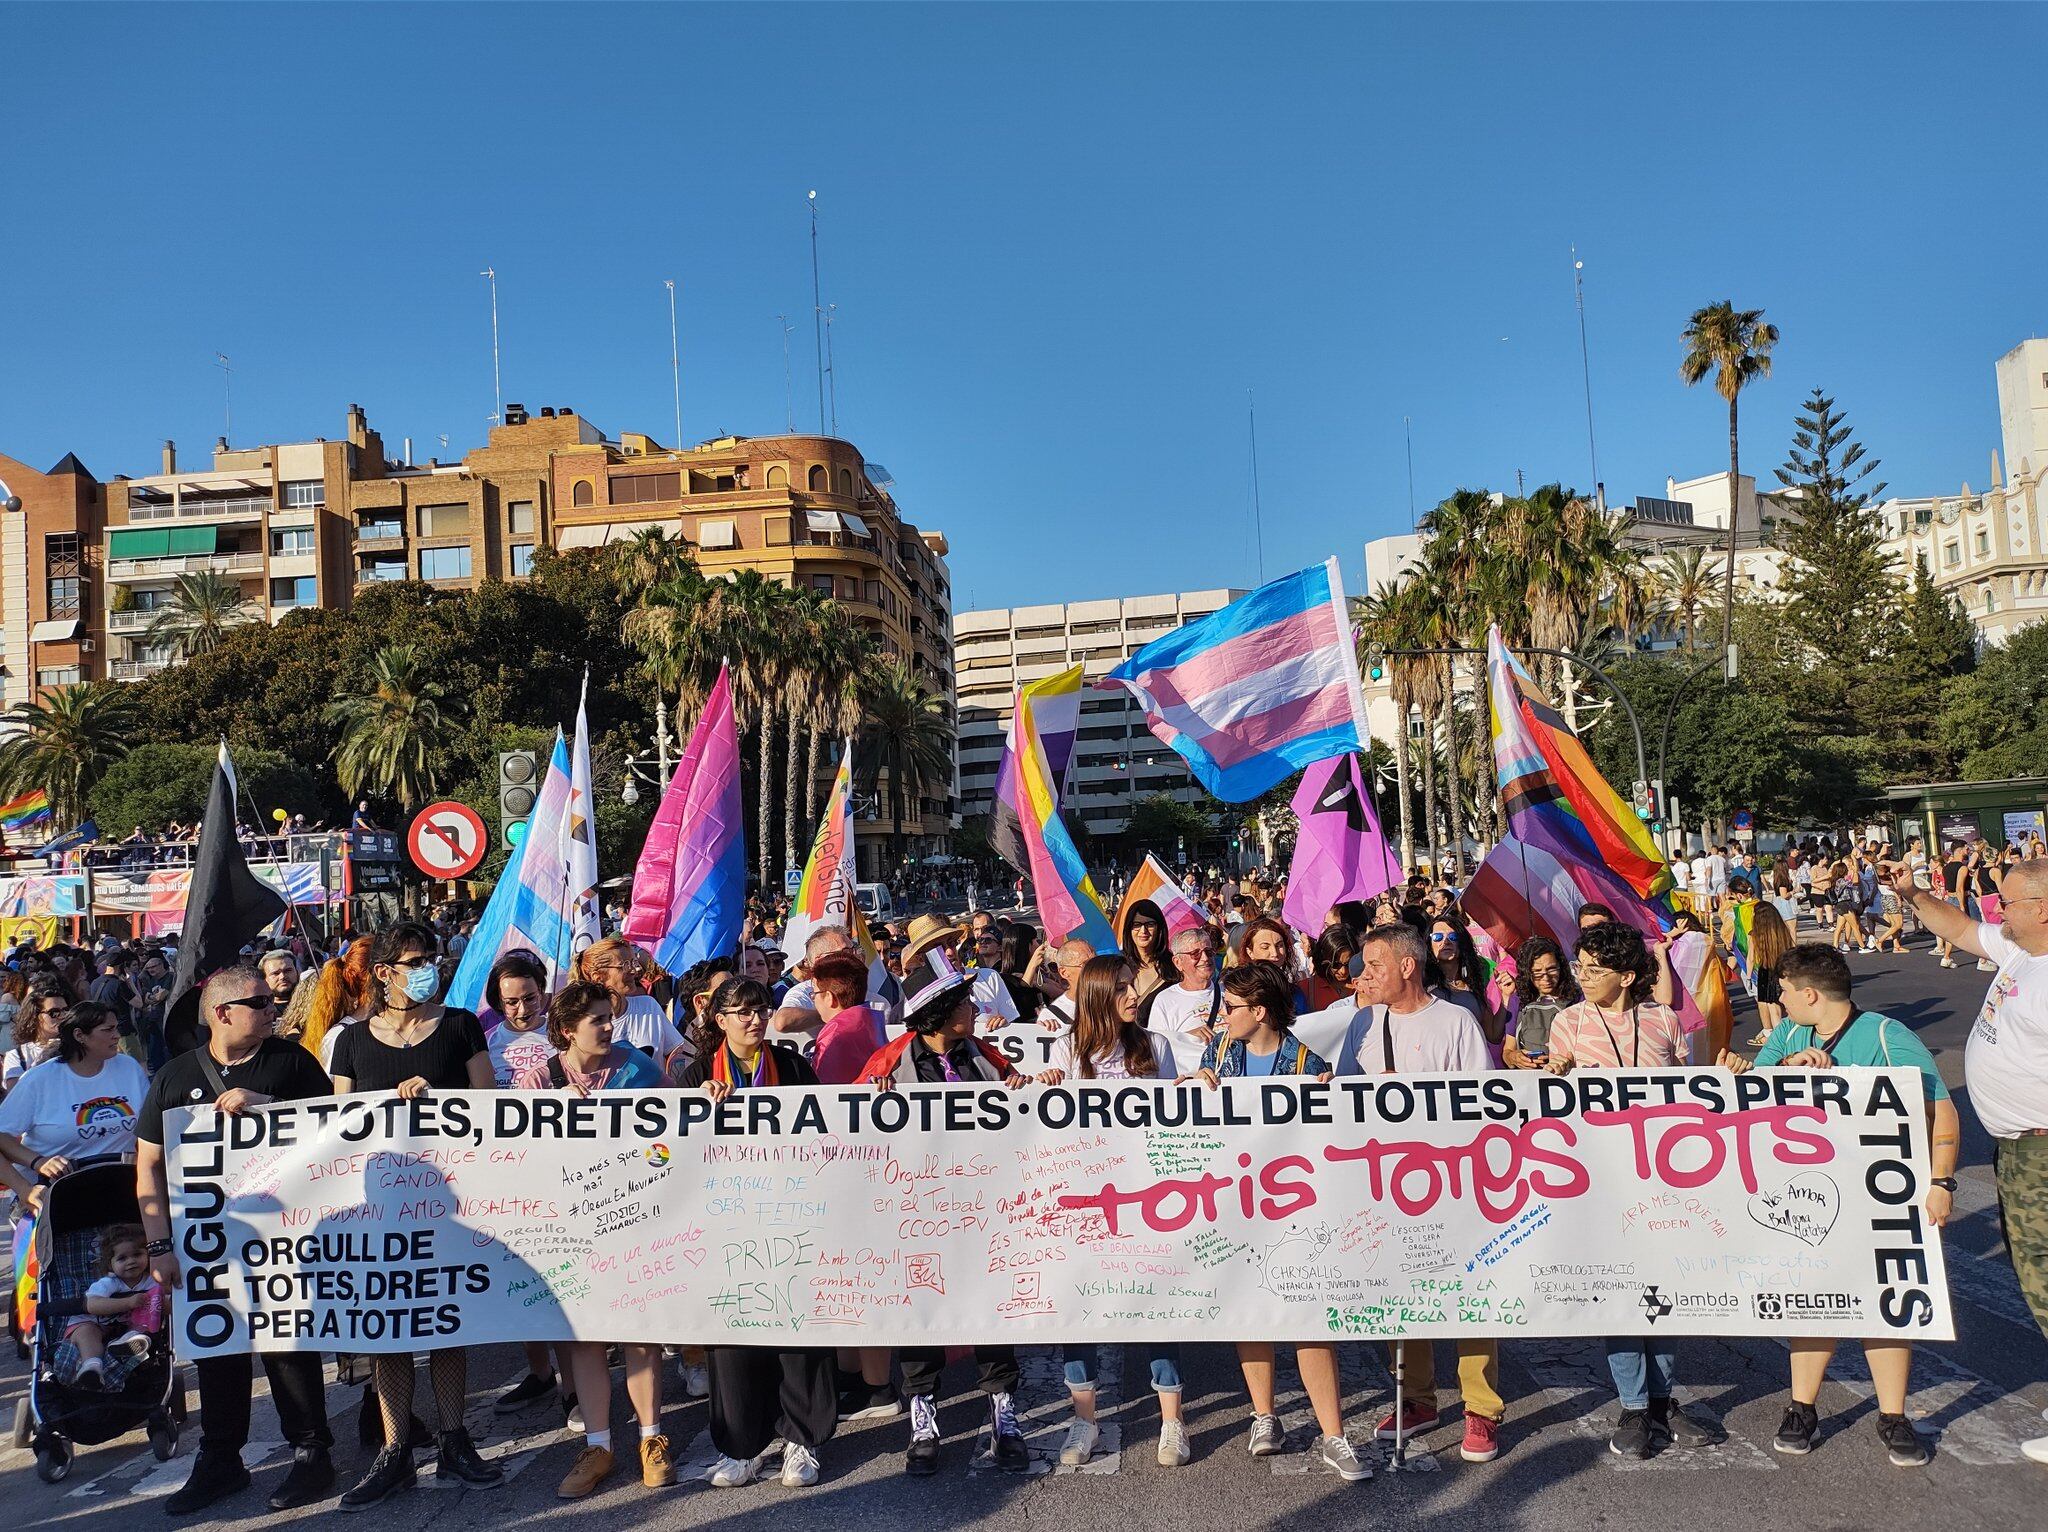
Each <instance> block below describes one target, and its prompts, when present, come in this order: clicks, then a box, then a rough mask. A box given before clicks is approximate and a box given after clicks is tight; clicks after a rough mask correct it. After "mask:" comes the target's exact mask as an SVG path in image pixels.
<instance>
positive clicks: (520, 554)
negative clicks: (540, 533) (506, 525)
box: [512, 543, 533, 578]
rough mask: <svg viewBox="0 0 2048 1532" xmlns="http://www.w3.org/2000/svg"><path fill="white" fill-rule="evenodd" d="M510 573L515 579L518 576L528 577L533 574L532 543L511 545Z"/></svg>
mask: <svg viewBox="0 0 2048 1532" xmlns="http://www.w3.org/2000/svg"><path fill="white" fill-rule="evenodd" d="M512 573H513V576H514V577H515V578H517V577H518V576H520V575H530V574H532V573H533V544H532V543H514V544H513V545H512Z"/></svg>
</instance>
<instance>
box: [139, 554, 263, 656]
mask: <svg viewBox="0 0 2048 1532" xmlns="http://www.w3.org/2000/svg"><path fill="white" fill-rule="evenodd" d="M259 615H260V614H259V612H258V610H257V607H256V603H255V602H253V601H251V600H250V599H249V598H248V597H247V596H245V595H244V594H243V593H242V582H241V581H239V580H236V579H232V578H230V577H229V576H227V575H224V574H221V573H219V572H218V571H216V570H212V569H202V570H200V571H198V572H197V573H196V574H182V575H179V576H178V579H177V583H176V584H174V585H173V586H172V587H171V599H170V600H169V601H168V602H167V603H165V605H164V606H163V607H162V608H161V609H160V611H159V614H158V616H157V617H156V619H155V620H154V621H153V622H151V623H150V625H149V629H148V631H147V632H145V633H144V634H143V636H142V641H143V643H144V644H146V645H147V646H148V647H149V648H151V649H157V650H165V649H167V650H169V651H170V652H171V653H173V654H175V655H177V657H178V658H179V659H181V660H189V659H191V658H192V656H193V655H195V654H210V653H212V652H213V651H214V650H215V649H218V648H219V647H220V642H221V640H222V639H223V638H225V637H227V633H228V629H230V628H232V627H236V626H238V625H240V624H242V623H245V622H255V621H257V620H258V618H259Z"/></svg>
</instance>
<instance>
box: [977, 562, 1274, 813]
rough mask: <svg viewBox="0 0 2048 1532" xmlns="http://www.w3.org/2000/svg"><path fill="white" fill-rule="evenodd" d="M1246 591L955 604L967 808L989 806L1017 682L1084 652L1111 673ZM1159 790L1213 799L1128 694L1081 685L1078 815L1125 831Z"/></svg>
mask: <svg viewBox="0 0 2048 1532" xmlns="http://www.w3.org/2000/svg"><path fill="white" fill-rule="evenodd" d="M1243 594H1244V592H1243V591H1241V590H1204V591H1185V592H1182V593H1180V594H1177V595H1164V596H1124V597H1118V598H1111V599H1107V600H1102V601H1071V602H1066V603H1064V604H1060V605H1053V606H1018V607H1003V608H1000V609H996V610H991V611H980V612H961V613H958V614H957V615H956V616H955V617H954V619H953V652H954V660H955V663H956V664H957V665H958V667H959V685H960V738H959V746H958V752H957V759H958V762H959V774H960V812H961V815H962V817H963V818H973V817H975V816H977V815H984V814H987V813H988V812H989V810H990V807H991V804H992V802H993V799H994V795H995V780H996V768H997V766H998V764H999V763H1000V762H1001V760H1002V755H1003V741H1004V739H1005V737H1006V736H1007V734H1008V732H1009V725H1010V710H1011V704H1012V701H1013V700H1014V697H1015V693H1016V689H1017V687H1019V686H1021V685H1023V684H1024V683H1025V682H1027V681H1037V680H1042V679H1043V678H1044V677H1046V676H1049V675H1053V674H1055V673H1057V672H1059V671H1061V670H1064V669H1066V668H1067V667H1068V666H1069V665H1073V664H1077V663H1078V664H1080V665H1083V666H1085V667H1086V669H1085V672H1084V673H1085V674H1086V675H1087V677H1088V678H1089V679H1090V680H1094V679H1096V678H1098V677H1101V676H1104V675H1107V674H1108V673H1109V672H1110V670H1112V669H1113V668H1114V667H1115V666H1117V665H1118V664H1120V663H1121V662H1122V661H1124V660H1125V659H1128V658H1129V657H1130V656H1131V655H1133V654H1135V653H1137V652H1138V650H1140V649H1142V648H1143V647H1144V646H1145V645H1146V644H1148V643H1150V642H1151V641H1152V640H1153V639H1155V638H1158V637H1159V636H1160V635H1162V634H1165V633H1170V632H1172V631H1173V630H1174V629H1175V628H1178V627H1180V626H1181V625H1182V624H1184V623H1189V622H1193V621H1194V620H1195V619H1196V618H1198V617H1206V616H1208V615H1209V614H1210V613H1211V612H1215V611H1219V610H1221V609H1222V608H1223V607H1225V606H1228V605H1229V604H1230V603H1231V602H1232V601H1234V600H1236V599H1237V598H1238V597H1239V596H1241V595H1243ZM1160 793H1164V794H1166V795H1167V796H1169V797H1172V798H1176V799H1179V800H1180V801H1181V802H1184V803H1194V804H1201V805H1205V806H1206V805H1207V804H1208V803H1209V802H1210V801H1211V800H1210V798H1209V795H1208V794H1207V793H1205V792H1204V791H1203V790H1202V789H1201V787H1200V786H1199V785H1198V784H1197V783H1196V782H1195V779H1194V778H1193V776H1191V775H1190V774H1189V772H1188V769H1187V765H1186V763H1185V762H1183V761H1182V760H1181V758H1180V757H1179V756H1178V755H1176V754H1174V752H1173V751H1171V750H1169V749H1167V747H1166V746H1165V745H1163V744H1161V743H1160V742H1159V741H1158V740H1157V739H1156V738H1154V737H1153V735H1152V732H1151V730H1149V729H1147V728H1146V727H1145V716H1144V713H1143V711H1142V710H1141V709H1140V708H1139V707H1138V706H1137V704H1136V703H1135V702H1133V701H1132V700H1131V699H1130V697H1129V695H1128V694H1127V693H1124V692H1123V691H1121V690H1118V691H1117V692H1115V693H1111V692H1100V693H1093V692H1091V693H1087V694H1084V696H1083V698H1082V702H1081V720H1080V726H1079V730H1078V732H1077V734H1076V736H1075V740H1074V759H1073V764H1072V765H1071V766H1070V767H1069V768H1068V771H1067V788H1066V798H1065V802H1064V805H1063V807H1064V812H1065V813H1066V815H1067V818H1068V822H1069V824H1072V823H1074V822H1075V821H1076V820H1077V819H1078V821H1079V823H1080V825H1081V826H1082V827H1083V828H1085V829H1086V830H1087V831H1088V833H1089V834H1091V835H1114V834H1117V833H1118V832H1120V831H1121V830H1123V829H1124V827H1125V826H1126V825H1127V824H1129V822H1130V817H1131V810H1132V808H1133V807H1134V806H1135V805H1136V804H1137V802H1138V801H1139V800H1140V799H1142V798H1150V797H1152V796H1154V795H1155V794H1160Z"/></svg>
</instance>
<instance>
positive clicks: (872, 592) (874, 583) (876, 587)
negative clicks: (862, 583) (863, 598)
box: [867, 580, 882, 606]
mask: <svg viewBox="0 0 2048 1532" xmlns="http://www.w3.org/2000/svg"><path fill="white" fill-rule="evenodd" d="M867 597H868V605H869V606H880V605H881V604H882V582H881V581H880V580H870V581H868V588H867Z"/></svg>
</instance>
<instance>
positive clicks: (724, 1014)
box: [718, 1005, 768, 1021]
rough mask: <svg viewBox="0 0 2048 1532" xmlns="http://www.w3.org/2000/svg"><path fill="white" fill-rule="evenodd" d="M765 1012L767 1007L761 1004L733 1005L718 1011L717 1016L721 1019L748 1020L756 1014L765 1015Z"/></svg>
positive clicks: (766, 1012)
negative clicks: (730, 1007) (728, 1008)
mask: <svg viewBox="0 0 2048 1532" xmlns="http://www.w3.org/2000/svg"><path fill="white" fill-rule="evenodd" d="M767 1014H768V1008H767V1007H766V1006H761V1005H743V1006H734V1007H733V1008H732V1009H730V1010H725V1011H720V1012H719V1013H718V1015H719V1018H720V1019H721V1020H732V1021H750V1020H752V1019H753V1018H754V1017H756V1016H766V1015H767Z"/></svg>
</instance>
